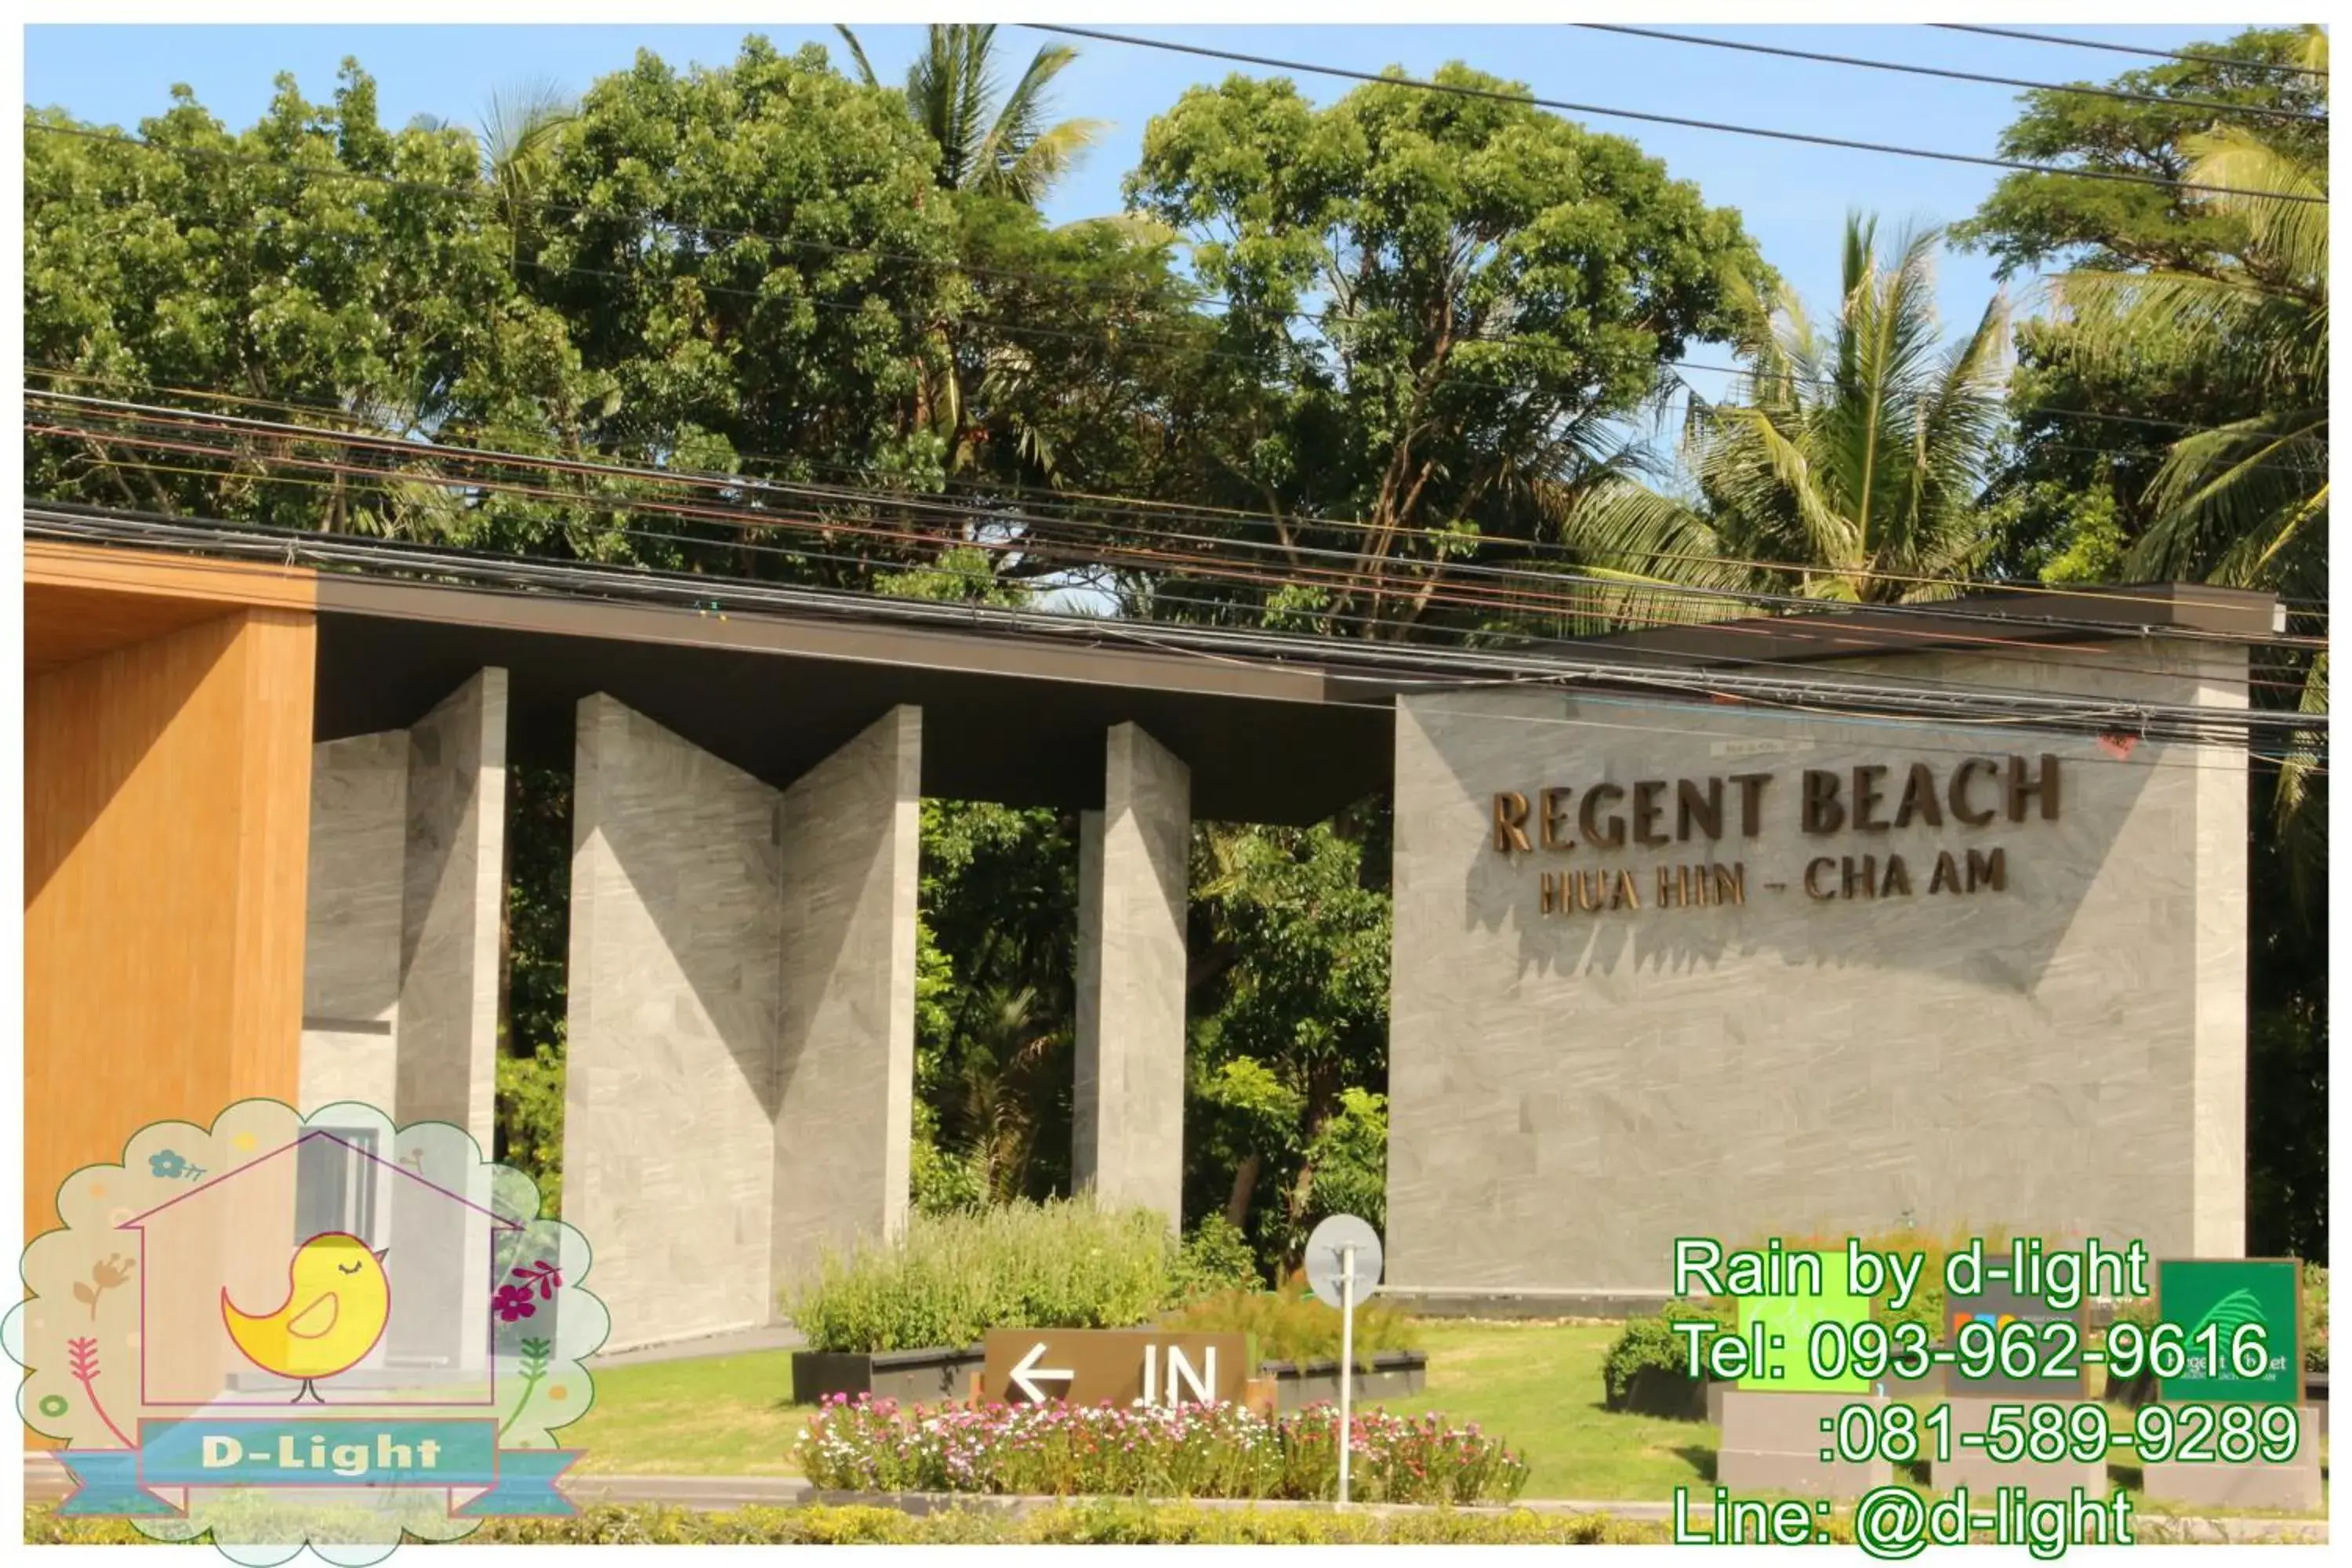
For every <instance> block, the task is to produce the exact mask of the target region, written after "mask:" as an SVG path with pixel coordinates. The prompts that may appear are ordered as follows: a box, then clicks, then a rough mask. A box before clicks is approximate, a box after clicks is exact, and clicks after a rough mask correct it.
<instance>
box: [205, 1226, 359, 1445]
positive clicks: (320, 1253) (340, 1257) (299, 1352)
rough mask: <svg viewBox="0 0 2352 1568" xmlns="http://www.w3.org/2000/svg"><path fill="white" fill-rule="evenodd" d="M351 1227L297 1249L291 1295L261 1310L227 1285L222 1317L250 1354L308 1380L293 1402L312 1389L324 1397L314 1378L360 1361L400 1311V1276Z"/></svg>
mask: <svg viewBox="0 0 2352 1568" xmlns="http://www.w3.org/2000/svg"><path fill="white" fill-rule="evenodd" d="M390 1250H391V1248H389V1247H384V1248H382V1249H379V1250H376V1251H373V1252H372V1251H370V1250H369V1249H368V1244H367V1243H366V1242H364V1241H362V1240H361V1239H360V1238H359V1237H356V1236H352V1235H350V1234H349V1233H348V1232H344V1231H340V1230H331V1231H326V1232H322V1233H321V1234H320V1235H318V1236H314V1237H311V1238H310V1240H308V1241H306V1242H304V1243H303V1244H302V1245H301V1246H299V1247H296V1248H295V1249H294V1260H293V1262H292V1263H290V1264H289V1265H288V1266H287V1269H286V1300H284V1301H283V1302H281V1303H279V1305H278V1310H276V1311H273V1312H264V1313H261V1314H259V1315H258V1316H257V1315H255V1314H254V1313H251V1312H246V1311H242V1310H238V1308H237V1306H236V1303H234V1302H232V1301H231V1300H229V1299H228V1289H227V1287H226V1286H224V1287H222V1289H221V1321H223V1322H225V1323H226V1324H227V1325H228V1337H229V1338H230V1339H232V1340H234V1341H236V1348H237V1349H238V1350H240V1351H243V1352H245V1357H246V1359H247V1361H250V1362H251V1363H253V1364H254V1365H256V1366H257V1367H259V1368H261V1370H262V1371H264V1372H268V1373H277V1374H278V1376H279V1377H290V1378H297V1379H299V1380H300V1382H301V1384H302V1387H301V1389H300V1391H299V1392H298V1393H297V1394H295V1395H294V1397H293V1399H292V1401H291V1402H290V1403H292V1404H295V1405H299V1404H301V1403H302V1398H303V1395H304V1394H308V1395H309V1396H310V1399H311V1401H312V1402H313V1403H315V1404H319V1405H324V1404H325V1403H326V1400H324V1399H323V1398H320V1394H319V1391H318V1389H317V1388H316V1387H315V1386H314V1384H316V1383H317V1382H318V1380H319V1379H320V1378H322V1377H332V1376H334V1375H335V1374H336V1373H339V1372H345V1371H348V1370H350V1369H351V1368H352V1367H354V1366H356V1365H358V1364H359V1363H360V1362H361V1361H362V1359H363V1358H364V1357H365V1356H366V1355H367V1353H368V1352H370V1351H372V1350H373V1349H374V1348H375V1342H376V1341H377V1340H379V1339H381V1338H383V1325H384V1320H386V1319H387V1318H389V1317H391V1316H392V1281H391V1279H388V1278H386V1277H385V1275H384V1271H383V1255H384V1253H385V1252H388V1251H390Z"/></svg>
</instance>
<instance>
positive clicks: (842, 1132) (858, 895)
mask: <svg viewBox="0 0 2352 1568" xmlns="http://www.w3.org/2000/svg"><path fill="white" fill-rule="evenodd" d="M922 743H923V728H922V711H921V710H919V709H915V708H896V709H893V710H891V711H890V712H889V713H888V714H887V715H885V716H884V717H883V718H882V720H881V721H879V722H877V723H876V724H875V725H874V726H873V727H872V728H871V729H869V730H867V731H866V732H865V733H864V734H862V735H860V736H858V737H857V738H856V740H854V741H852V742H849V743H848V744H847V745H845V746H844V747H842V749H841V750H839V751H838V752H835V753H834V754H833V755H832V756H830V757H828V758H826V759H825V760H824V762H822V763H818V764H817V765H816V767H815V768H814V769H813V770H811V771H810V772H809V773H806V774H804V775H803V776H802V777H801V778H800V779H799V780H798V781H797V782H795V783H794V784H793V786H792V787H791V788H790V789H788V790H786V791H785V792H784V796H783V800H782V814H781V817H780V828H779V832H778V835H777V837H778V839H779V844H780V851H781V856H782V887H783V942H782V951H783V972H782V990H781V993H780V1004H779V1017H778V1025H779V1027H778V1030H777V1041H776V1044H777V1051H776V1068H777V1078H776V1165H775V1170H776V1180H775V1231H774V1235H775V1253H774V1266H773V1267H774V1279H775V1284H776V1287H777V1289H780V1290H781V1289H787V1288H789V1287H790V1286H791V1285H792V1283H793V1281H794V1280H796V1279H799V1278H801V1277H802V1275H803V1273H804V1272H805V1271H806V1270H808V1269H809V1268H812V1267H813V1266H814V1264H815V1263H816V1262H817V1261H818V1259H819V1258H820V1257H821V1256H822V1254H823V1252H824V1248H825V1247H827V1246H828V1245H831V1246H841V1245H845V1244H846V1243H848V1242H849V1241H851V1240H853V1239H854V1238H856V1237H860V1236H895V1235H897V1234H898V1232H899V1231H900V1230H902V1229H903V1228H904V1227H905V1226H906V1222H907V1161H908V1145H909V1143H910V1142H912V1139H913V1136H914V1107H915V906H916V888H917V882H916V874H917V863H916V848H917V841H918V837H919V833H920V828H921V805H922V800H921V796H922V780H923V768H922Z"/></svg>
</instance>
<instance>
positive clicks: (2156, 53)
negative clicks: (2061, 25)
mask: <svg viewBox="0 0 2352 1568" xmlns="http://www.w3.org/2000/svg"><path fill="white" fill-rule="evenodd" d="M1927 26H1931V27H1941V28H1943V29H1944V30H1945V31H1946V32H1948V33H1983V34H1985V35H1987V36H1988V37H1995V38H2022V39H2024V40H2025V41H2026V42H2028V43H2031V44H2063V45H2065V46H2066V47H2068V48H2073V49H2105V50H2106V51H2107V52H2109V53H2110V54H2117V55H2143V56H2146V57H2147V58H2150V59H2159V60H2186V61H2188V62H2189V64H2191V65H2200V66H2229V67H2231V68H2234V69H2238V70H2252V71H2283V72H2288V73H2291V74H2293V75H2296V76H2314V77H2319V78H2321V79H2326V75H2327V73H2326V71H2324V70H2319V69H2317V68H2314V67H2311V66H2294V65H2276V64H2273V63H2272V62H2271V61H2269V60H2241V59H2232V58H2231V57H2229V56H2228V55H2200V54H2189V53H2184V52H2182V51H2180V50H2179V49H2144V48H2141V47H2138V46H2137V45H2134V44H2110V43H2105V42H2103V41H2102V40H2100V39H2097V38H2069V37H2063V36H2061V35H2060V34H2057V33H2028V32H2024V31H2021V30H2020V29H2018V28H2016V27H1983V26H1974V25H1972V24H1970V23H1966V22H1930V23H1928V24H1927Z"/></svg>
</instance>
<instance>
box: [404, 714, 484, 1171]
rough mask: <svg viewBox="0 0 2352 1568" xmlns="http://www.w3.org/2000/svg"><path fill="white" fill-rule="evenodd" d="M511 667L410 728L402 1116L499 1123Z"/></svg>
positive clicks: (476, 1131) (480, 1125)
mask: <svg viewBox="0 0 2352 1568" xmlns="http://www.w3.org/2000/svg"><path fill="white" fill-rule="evenodd" d="M506 821H507V672H506V671H505V670H503V669H485V670H483V671H481V672H480V673H479V674H478V675H476V676H475V677H474V678H473V679H471V680H468V681H467V682H466V684H465V685H463V686H461V687H459V688H458V689H457V691H456V692H455V693H454V694H452V695H451V696H450V697H449V698H448V699H447V700H445V701H444V702H442V703H441V705H440V706H439V707H437V708H436V709H434V710H433V711H432V712H430V713H428V714H426V715H425V717H424V718H423V719H422V720H420V721H417V723H416V724H415V727H414V728H412V729H411V730H410V731H408V800H407V867H406V874H405V877H404V889H403V891H404V898H403V905H402V916H401V939H400V1057H399V1061H400V1079H399V1093H398V1098H397V1100H396V1101H395V1102H394V1120H395V1121H398V1122H399V1123H400V1124H401V1125H403V1126H405V1125H407V1124H408V1123H411V1122H415V1121H447V1122H451V1123H454V1124H455V1125H457V1126H459V1127H462V1128H464V1129H465V1130H466V1131H467V1132H468V1133H470V1134H472V1135H473V1139H474V1142H476V1143H477V1144H478V1145H479V1146H480V1148H481V1150H482V1152H484V1153H485V1154H487V1153H488V1152H490V1149H491V1146H492V1139H493V1136H494V1131H493V1129H494V1126H495V1122H496V1106H495V1102H496V1097H497V1094H498V1054H499V966H500V959H501V954H500V952H499V931H500V930H501V929H502V925H503V917H504V913H505V911H504V909H503V908H502V906H503V904H504V901H505V899H506Z"/></svg>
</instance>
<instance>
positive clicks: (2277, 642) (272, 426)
mask: <svg viewBox="0 0 2352 1568" xmlns="http://www.w3.org/2000/svg"><path fill="white" fill-rule="evenodd" d="M28 395H29V396H30V397H32V398H33V399H34V400H36V401H37V400H41V399H47V400H49V401H51V402H55V403H62V404H64V405H68V406H79V407H84V408H87V409H90V410H92V411H95V412H99V413H101V414H105V413H112V414H116V415H122V416H137V417H147V418H161V419H163V420H165V421H167V422H168V421H175V420H176V421H179V422H181V423H183V424H190V423H194V424H201V423H203V422H206V421H209V422H211V423H212V425H213V426H215V428H218V429H221V430H224V431H227V430H238V429H242V430H246V431H248V432H252V433H256V434H261V435H270V436H279V437H293V438H299V439H306V440H311V441H319V442H323V443H327V444H331V445H340V446H342V447H344V448H345V449H347V450H371V451H374V452H377V453H379V454H384V455H391V456H397V457H400V458H404V459H408V460H417V459H421V458H444V459H450V460H455V461H459V462H470V463H492V464H502V465H506V466H520V467H526V468H533V469H541V470H545V471H549V472H565V473H572V474H575V475H580V476H601V477H604V478H617V479H636V480H641V481H646V482H653V483H661V484H670V485H676V484H679V483H710V482H714V481H709V480H698V479H694V478H693V477H692V476H688V475H682V474H680V473H678V472H677V471H675V470H667V469H659V468H631V467H626V466H623V465H616V464H609V463H596V462H587V461H583V460H581V459H577V458H551V457H548V456H544V455H533V454H524V453H513V452H501V451H490V450H486V449H483V448H478V447H444V446H439V445H435V444H428V443H424V442H418V441H413V440H403V439H398V438H395V437H384V436H367V435H358V434H353V433H349V432H335V431H325V430H320V429H318V428H317V427H315V426H300V425H289V424H285V423H282V422H277V421H269V420H257V419H247V418H242V417H240V416H230V415H192V414H189V413H188V412H187V411H184V410H175V409H171V408H164V407H157V406H153V405H138V404H126V403H122V402H120V401H118V400H111V399H99V398H89V397H84V396H82V395H79V394H71V393H45V392H37V391H34V392H31V393H29V394H28ZM44 433H49V432H44ZM55 433H61V434H72V433H76V432H73V431H71V430H60V431H58V432H55ZM230 455H233V456H234V455H238V454H230ZM715 482H718V483H721V484H724V485H726V486H728V487H730V488H735V489H750V488H762V489H773V490H776V491H778V492H780V493H784V494H799V495H802V496H803V497H805V496H807V495H809V494H812V493H814V494H816V495H819V496H822V497H824V498H826V499H836V500H853V501H857V502H862V503H868V504H871V503H876V502H879V503H882V504H887V505H895V506H907V505H909V504H915V505H929V506H932V507H935V508H939V507H942V506H944V508H945V510H948V511H949V512H950V514H951V515H955V516H958V517H964V518H968V517H969V516H970V515H971V514H970V511H969V510H968V509H960V508H955V507H953V506H952V504H951V503H940V502H928V501H910V500H909V498H907V497H903V496H890V495H887V494H877V493H876V492H873V491H870V490H868V491H859V490H851V489H845V488H843V487H824V486H813V485H807V484H795V483H792V482H788V481H779V480H744V479H740V477H734V476H729V477H727V478H725V479H720V480H719V481H715ZM1000 521H1001V520H1000ZM1175 537H1178V538H1186V537H1189V538H1190V539H1191V540H1192V542H1201V543H1205V544H1213V545H1216V546H1219V547H1227V546H1230V545H1231V543H1232V542H1231V541H1227V540H1222V539H1218V540H1212V539H1202V538H1200V537H1199V536H1175ZM1344 558H1346V559H1349V560H1355V559H1357V557H1356V556H1355V555H1352V554H1349V555H1346V556H1345V557H1344ZM1485 570H1486V571H1488V572H1508V570H1509V569H1507V568H1499V567H1490V568H1486V569H1485ZM1522 575H1524V576H1525V577H1527V578H1528V579H1530V580H1533V581H1536V582H1538V583H1540V584H1541V585H1542V586H1543V587H1544V588H1546V589H1550V588H1554V587H1557V586H1558V585H1559V584H1560V583H1563V582H1566V583H1575V584H1581V585H1586V586H1591V587H1595V588H1600V589H1603V590H1607V591H1610V592H1612V593H1619V594H1622V593H1624V592H1627V591H1629V590H1633V591H1639V592H1643V593H1652V594H1670V595H1678V596H1685V597H1696V598H1707V599H1715V600H1718V601H1723V602H1729V603H1738V604H1741V605H1769V606H1777V607H1787V608H1798V609H1805V610H1813V611H1818V610H1819V609H1820V608H1821V602H1820V601H1819V600H1817V599H1811V598H1807V597H1805V596H1803V595H1789V594H1775V593H1771V592H1769V591H1765V590H1755V589H1739V588H1730V587H1717V586H1709V585H1685V584H1646V583H1641V584H1628V583H1626V582H1623V581H1621V580H1619V579H1615V578H1595V577H1580V576H1579V575H1578V574H1570V573H1549V572H1547V573H1528V574H1522ZM1872 608H1873V611H1874V613H1876V614H1879V615H1882V616H1885V617H1887V618H1889V619H1893V620H1900V619H1902V618H1910V619H1914V620H1917V619H1920V618H1923V617H1924V618H1928V619H1933V620H1937V621H1952V620H1960V621H1979V622H1990V623H1995V624H1999V625H2000V626H2005V627H2015V628H2023V629H2026V630H2039V631H2053V630H2054V631H2073V632H2089V633H2094V634H2095V635H2099V636H2106V637H2112V636H2115V635H2116V633H2117V631H2118V629H2119V628H2120V629H2124V630H2131V631H2137V632H2138V633H2140V634H2142V635H2162V636H2168V637H2182V636H2183V635H2184V628H2179V627H2172V626H2158V625H2156V624H2153V623H2143V624H2138V625H2137V626H2129V625H2126V624H2124V623H2109V622H2104V621H2101V622H2085V621H2067V620H2063V619H2058V618H2055V617H2052V616H2036V615H2022V614H2017V613H2013V612H2002V611H1972V610H1966V609H1960V608H1956V607H1950V606H1939V605H1932V604H1911V605H1883V606H1873V607H1872ZM2191 640H2221V641H2227V642H2231V643H2233V644H2243V645H2246V646H2264V647H2318V646H2324V644H2323V643H2321V642H2320V641H2318V640H2316V639H2311V638H2302V637H2280V636H2275V635H2273V636H2266V637H2244V636H2232V635H2229V634H2212V635H2211V636H2210V637H2208V638H2196V637H2193V636H2192V637H2191Z"/></svg>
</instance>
